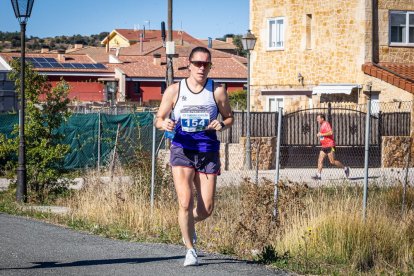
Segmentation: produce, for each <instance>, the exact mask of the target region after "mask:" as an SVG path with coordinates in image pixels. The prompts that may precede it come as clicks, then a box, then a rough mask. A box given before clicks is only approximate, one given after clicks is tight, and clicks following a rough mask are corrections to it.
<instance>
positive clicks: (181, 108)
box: [172, 79, 218, 132]
mask: <svg viewBox="0 0 414 276" xmlns="http://www.w3.org/2000/svg"><path fill="white" fill-rule="evenodd" d="M217 115H218V108H217V103H216V100H215V99H214V82H213V80H211V79H207V80H206V83H205V85H204V87H203V90H201V92H199V93H194V92H193V91H191V90H190V88H189V87H188V84H187V79H183V80H181V81H180V88H179V92H178V97H177V101H176V103H175V106H174V110H173V116H172V119H173V120H175V121H177V120H180V123H181V127H182V130H183V131H186V132H196V131H202V130H204V128H205V127H207V126H208V124H209V123H210V121H212V120H215V119H217Z"/></svg>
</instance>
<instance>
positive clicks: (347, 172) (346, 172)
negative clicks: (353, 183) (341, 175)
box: [344, 167, 349, 178]
mask: <svg viewBox="0 0 414 276" xmlns="http://www.w3.org/2000/svg"><path fill="white" fill-rule="evenodd" d="M344 172H345V176H346V178H349V167H345V169H344Z"/></svg>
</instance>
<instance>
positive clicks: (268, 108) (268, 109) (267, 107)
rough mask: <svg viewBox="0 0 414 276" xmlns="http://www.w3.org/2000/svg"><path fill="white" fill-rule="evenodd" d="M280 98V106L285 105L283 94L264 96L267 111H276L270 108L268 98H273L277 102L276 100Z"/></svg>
mask: <svg viewBox="0 0 414 276" xmlns="http://www.w3.org/2000/svg"><path fill="white" fill-rule="evenodd" d="M280 99H281V100H282V108H284V107H285V97H283V96H267V97H266V109H265V111H267V112H276V111H277V110H270V100H275V101H276V102H278V100H280Z"/></svg>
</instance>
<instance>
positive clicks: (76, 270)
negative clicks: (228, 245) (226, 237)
mask: <svg viewBox="0 0 414 276" xmlns="http://www.w3.org/2000/svg"><path fill="white" fill-rule="evenodd" d="M184 255H185V249H184V247H183V246H178V245H166V244H147V243H136V242H126V241H117V240H111V239H107V238H103V237H99V236H94V235H89V234H85V233H81V232H76V231H74V230H71V229H67V228H63V227H60V226H56V225H51V224H47V223H44V222H41V221H37V220H33V219H29V218H23V217H15V216H10V215H6V214H3V213H0V275H170V276H171V275H187V274H188V275H190V274H191V275H287V274H286V273H284V272H280V271H276V270H272V269H270V268H267V267H265V266H262V265H257V264H252V263H248V262H246V261H240V260H235V259H232V258H229V257H228V256H223V255H212V254H207V253H203V252H199V256H200V257H201V258H200V266H198V267H183V262H184Z"/></svg>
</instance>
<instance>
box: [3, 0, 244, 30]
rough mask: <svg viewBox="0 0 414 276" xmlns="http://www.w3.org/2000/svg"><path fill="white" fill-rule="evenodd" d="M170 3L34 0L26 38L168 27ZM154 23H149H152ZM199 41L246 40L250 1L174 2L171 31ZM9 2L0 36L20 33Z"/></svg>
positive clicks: (160, 0) (157, 0) (149, 0)
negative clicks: (228, 36) (238, 37)
mask: <svg viewBox="0 0 414 276" xmlns="http://www.w3.org/2000/svg"><path fill="white" fill-rule="evenodd" d="M167 13H168V1H167V0H145V1H144V0H35V2H34V6H33V10H32V16H31V17H30V19H29V21H28V24H27V29H26V34H27V36H39V37H51V36H53V37H54V36H58V35H74V34H81V35H91V34H98V33H100V32H110V31H112V30H113V29H116V28H118V29H133V28H134V25H136V26H138V25H139V26H141V28H142V26H143V25H145V26H146V29H148V27H149V25H150V26H151V29H160V25H161V21H165V24H166V26H167V16H168V15H167ZM148 21H150V23H149V22H148ZM181 26H182V29H183V30H184V31H186V32H188V33H189V34H190V35H192V36H194V37H196V38H207V37H213V38H216V37H222V36H223V35H225V34H228V33H234V34H244V33H246V31H247V29H248V26H249V0H173V28H174V29H180V28H181ZM19 30H20V26H19V23H18V21H17V19H16V18H15V16H14V13H13V9H12V6H11V1H10V0H0V31H3V32H14V31H19Z"/></svg>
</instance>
